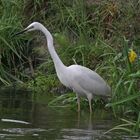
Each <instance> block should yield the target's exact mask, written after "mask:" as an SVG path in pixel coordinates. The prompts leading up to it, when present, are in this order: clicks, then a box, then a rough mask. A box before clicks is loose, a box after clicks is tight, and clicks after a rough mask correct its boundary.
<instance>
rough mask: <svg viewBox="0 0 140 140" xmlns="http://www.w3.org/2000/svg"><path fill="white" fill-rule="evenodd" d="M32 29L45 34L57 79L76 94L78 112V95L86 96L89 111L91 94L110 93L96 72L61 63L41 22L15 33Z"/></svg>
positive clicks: (49, 34) (107, 95)
mask: <svg viewBox="0 0 140 140" xmlns="http://www.w3.org/2000/svg"><path fill="white" fill-rule="evenodd" d="M34 30H39V31H41V32H43V33H44V35H45V36H46V39H47V45H48V50H49V52H50V55H51V57H52V59H53V62H54V66H55V69H56V73H57V76H58V78H59V80H60V81H61V83H62V84H63V85H65V86H66V87H68V88H70V89H72V90H73V91H74V92H75V93H76V95H77V103H78V112H79V111H80V96H86V97H87V99H88V102H89V109H90V112H92V107H91V100H92V98H93V96H96V95H98V96H104V97H109V96H110V95H111V88H110V86H109V85H108V84H107V83H106V82H105V81H104V79H103V78H102V77H101V76H100V75H98V74H97V73H96V72H94V71H92V70H90V69H89V68H86V67H83V66H80V65H71V66H68V67H67V66H65V65H64V64H63V62H62V61H61V60H60V58H59V56H58V55H57V53H56V51H55V49H54V45H53V37H52V35H51V33H50V32H49V31H48V30H47V29H46V28H45V27H44V26H43V25H42V24H41V23H39V22H33V23H31V24H30V25H29V26H28V27H27V28H25V29H24V30H23V31H21V32H19V33H17V34H22V33H24V32H29V31H34ZM17 34H16V35H17Z"/></svg>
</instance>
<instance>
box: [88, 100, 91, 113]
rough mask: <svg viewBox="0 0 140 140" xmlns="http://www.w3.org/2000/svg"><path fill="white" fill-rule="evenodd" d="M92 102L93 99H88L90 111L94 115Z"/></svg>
mask: <svg viewBox="0 0 140 140" xmlns="http://www.w3.org/2000/svg"><path fill="white" fill-rule="evenodd" d="M91 100H92V98H91V97H88V103H89V110H90V113H92V106H91Z"/></svg>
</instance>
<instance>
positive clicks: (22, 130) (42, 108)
mask: <svg viewBox="0 0 140 140" xmlns="http://www.w3.org/2000/svg"><path fill="white" fill-rule="evenodd" d="M41 96H43V95H41ZM31 98H32V94H31V92H27V91H24V90H17V91H16V90H12V89H7V90H5V91H0V118H1V120H0V140H138V139H139V138H137V137H134V136H127V135H125V134H120V132H111V133H108V134H106V135H104V132H106V131H107V130H109V129H110V128H112V126H114V125H115V124H117V122H116V120H115V119H113V116H112V115H111V113H110V112H108V111H105V110H104V109H102V110H101V109H100V110H95V111H94V113H93V115H92V116H90V114H89V113H88V112H87V111H81V115H78V113H77V112H76V111H72V110H70V109H69V108H61V107H48V105H47V101H48V98H49V97H45V98H46V103H45V104H44V103H38V102H37V101H34V102H32V101H31ZM45 98H44V99H45Z"/></svg>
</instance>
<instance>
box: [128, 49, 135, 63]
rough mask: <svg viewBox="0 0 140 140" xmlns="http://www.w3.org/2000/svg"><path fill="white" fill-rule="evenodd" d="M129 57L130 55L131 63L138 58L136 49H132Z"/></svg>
mask: <svg viewBox="0 0 140 140" xmlns="http://www.w3.org/2000/svg"><path fill="white" fill-rule="evenodd" d="M128 57H129V61H130V63H133V62H134V61H135V60H136V58H137V54H136V52H135V51H133V50H132V49H131V50H130V52H129V54H128Z"/></svg>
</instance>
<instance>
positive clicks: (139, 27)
mask: <svg viewBox="0 0 140 140" xmlns="http://www.w3.org/2000/svg"><path fill="white" fill-rule="evenodd" d="M139 6H140V1H139V0H124V1H121V0H117V1H113V0H110V1H107V0H103V1H100V0H97V1H94V0H72V1H70V2H68V1H67V0H56V1H53V0H48V1H47V2H46V1H45V0H40V1H39V0H28V1H23V0H11V1H9V2H7V1H5V0H1V1H0V18H1V20H0V44H1V45H0V85H1V86H0V87H4V86H10V85H16V86H17V87H18V86H19V87H24V88H25V87H26V88H27V89H31V90H33V91H34V92H36V93H38V94H40V93H44V94H47V93H48V92H52V93H55V92H57V93H59V94H58V95H60V96H58V97H56V98H55V99H54V100H53V101H52V102H51V103H50V104H51V105H52V104H58V103H62V102H63V103H68V104H72V105H73V104H76V102H75V100H76V98H75V96H73V94H72V93H71V91H69V90H68V89H66V88H65V87H63V86H62V85H61V83H60V82H59V81H58V79H57V76H56V73H55V69H54V65H53V62H52V59H51V58H50V55H49V53H48V51H47V49H46V40H45V38H44V36H43V35H42V34H41V33H38V32H34V33H30V34H26V35H21V36H18V37H13V34H14V33H16V32H18V31H20V30H22V29H23V28H24V27H26V26H27V25H28V24H30V23H31V22H33V21H39V22H41V23H42V24H44V25H45V26H46V27H47V28H48V29H49V31H50V32H51V33H52V35H53V37H54V41H55V42H54V44H55V47H56V48H55V49H56V51H57V53H58V55H59V56H60V58H61V59H62V61H63V62H64V64H65V65H71V64H74V63H76V64H80V65H83V66H86V67H88V68H90V69H92V70H94V71H96V72H97V73H99V74H100V75H101V76H102V77H103V78H104V79H105V80H106V81H107V82H108V83H109V85H110V86H111V88H112V99H111V101H110V102H109V103H108V104H106V107H108V108H110V109H111V111H112V112H113V113H114V116H115V117H116V118H117V119H119V118H121V121H122V124H120V125H118V126H116V127H114V128H113V129H112V130H121V131H122V130H124V131H126V132H129V133H130V134H139V130H140V109H139V106H140V58H139V54H140V49H139V46H140V24H139V23H140V17H139V15H140V8H139ZM65 93H70V94H69V95H68V94H65ZM73 101H74V102H73ZM93 104H94V106H97V107H99V106H100V104H104V103H103V101H102V100H101V99H95V101H94V103H93ZM83 106H86V102H85V101H84V100H83ZM122 118H123V119H122Z"/></svg>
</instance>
